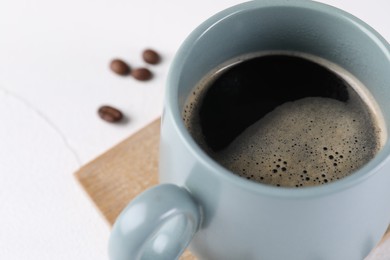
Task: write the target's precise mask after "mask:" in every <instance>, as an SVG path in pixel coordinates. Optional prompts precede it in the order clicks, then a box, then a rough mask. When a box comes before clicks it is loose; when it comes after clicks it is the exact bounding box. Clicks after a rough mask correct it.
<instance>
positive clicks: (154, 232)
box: [108, 184, 201, 260]
mask: <svg viewBox="0 0 390 260" xmlns="http://www.w3.org/2000/svg"><path fill="white" fill-rule="evenodd" d="M200 224H201V208H200V207H199V205H198V203H196V202H195V200H194V199H193V198H192V196H191V194H190V193H189V192H188V191H187V190H186V189H184V188H181V187H178V186H176V185H174V184H160V185H157V186H155V187H152V188H149V189H147V190H146V191H144V192H143V193H141V194H140V195H138V196H137V197H136V198H135V199H134V200H133V201H131V202H130V203H129V204H128V205H127V206H126V208H125V209H124V210H123V211H122V212H121V214H120V215H119V216H118V218H117V219H116V221H115V224H114V226H113V229H112V231H111V235H110V239H109V248H108V253H109V257H110V260H129V259H132V260H141V259H142V260H148V259H154V260H172V259H178V258H179V257H180V255H181V254H182V253H183V251H184V250H185V248H186V247H187V246H188V244H189V243H190V241H191V240H192V237H193V236H194V234H195V233H196V231H197V230H198V229H199V227H200Z"/></svg>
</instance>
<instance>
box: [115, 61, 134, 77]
mask: <svg viewBox="0 0 390 260" xmlns="http://www.w3.org/2000/svg"><path fill="white" fill-rule="evenodd" d="M110 68H111V70H112V71H113V72H115V73H116V74H118V75H121V76H126V75H128V74H129V73H130V67H129V65H127V63H126V62H124V61H123V60H120V59H115V60H112V61H111V63H110Z"/></svg>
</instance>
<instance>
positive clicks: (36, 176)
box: [0, 0, 390, 260]
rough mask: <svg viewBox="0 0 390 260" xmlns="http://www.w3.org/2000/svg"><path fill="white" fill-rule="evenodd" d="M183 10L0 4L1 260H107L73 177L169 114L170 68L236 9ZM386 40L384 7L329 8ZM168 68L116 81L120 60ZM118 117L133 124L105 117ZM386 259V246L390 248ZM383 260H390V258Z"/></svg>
mask: <svg viewBox="0 0 390 260" xmlns="http://www.w3.org/2000/svg"><path fill="white" fill-rule="evenodd" d="M239 2H241V1H238V0H225V1H209V0H197V1H180V0H166V1H157V0H154V1H153V0H142V1H141V0H139V1H134V0H94V1H92V0H89V1H88V0H68V1H53V0H35V1H28V0H19V1H15V0H1V1H0V120H1V123H0V259H7V260H14V259H15V260H16V259H17V260H19V259H40V260H45V259H47V260H52V259H57V260H60V259H66V260H69V259H73V260H75V259H80V260H84V259H94V260H98V259H107V250H106V248H107V239H108V236H109V227H108V226H107V225H106V223H105V221H103V220H102V218H101V216H99V214H98V212H97V211H96V209H95V208H94V207H93V206H92V204H91V202H90V201H89V199H88V197H87V196H86V194H85V193H84V192H83V190H82V189H81V188H80V186H79V185H78V183H77V182H76V181H75V179H74V177H73V172H74V171H76V170H77V169H78V168H79V167H80V166H81V165H82V164H85V163H87V162H88V161H90V160H92V159H93V158H94V157H96V156H97V155H99V154H101V153H103V152H104V151H106V150H107V149H109V148H110V147H112V146H113V145H115V144H116V143H118V142H119V141H121V140H123V139H124V138H125V137H127V136H129V135H130V134H132V133H134V132H135V131H137V130H138V129H140V128H142V127H143V126H145V125H146V124H147V123H149V122H151V121H152V120H153V119H155V118H157V117H158V116H159V115H160V114H161V110H162V99H163V93H164V83H165V79H166V75H167V71H168V68H169V65H170V62H171V60H172V57H173V55H174V53H175V51H176V50H177V48H178V47H179V45H180V44H181V42H182V41H183V40H184V38H185V37H186V36H187V35H188V34H189V33H190V31H191V30H192V29H194V28H195V27H196V26H197V25H198V24H199V23H200V22H201V21H203V20H205V19H206V18H207V17H209V16H211V15H212V14H214V13H215V12H217V11H219V10H221V9H224V8H225V7H228V6H231V5H233V4H236V3H239ZM322 2H326V3H329V4H332V5H335V6H337V7H340V8H342V9H345V10H347V11H349V12H351V13H352V14H354V15H356V16H358V17H360V18H361V19H363V20H365V21H366V22H367V23H368V24H370V25H371V26H372V27H374V28H375V29H376V30H378V31H379V32H380V33H381V34H382V35H383V36H384V37H385V38H386V39H387V40H389V41H390V26H389V24H390V18H389V10H390V2H389V1H388V0H372V1H364V2H363V1H361V2H360V1H356V0H343V1H341V0H339V1H337V0H327V1H325V0H323V1H322ZM146 47H152V48H155V49H156V50H158V51H159V52H160V53H161V54H162V56H163V62H162V63H161V64H160V65H157V66H149V67H150V68H151V69H152V70H153V71H154V73H155V78H154V80H152V81H150V82H137V81H135V80H134V79H132V78H130V77H127V78H122V77H119V76H116V75H114V74H113V73H112V72H111V71H110V70H109V69H108V64H109V61H110V60H111V59H112V58H115V57H119V58H123V59H124V60H126V61H127V62H129V63H130V64H131V65H132V66H134V67H137V66H143V65H144V63H143V61H142V59H141V57H140V53H141V51H142V50H143V49H144V48H146ZM102 104H110V105H113V106H115V107H118V108H120V109H121V110H122V111H123V112H124V113H125V114H126V115H127V116H128V117H129V119H130V120H129V122H128V123H126V124H120V125H112V124H108V123H106V122H104V121H102V120H100V118H99V117H98V116H97V114H96V110H97V108H98V107H99V106H100V105H102ZM388 248H390V245H389V246H388ZM375 259H390V253H389V251H388V252H386V249H383V250H382V251H381V252H380V253H379V254H378V255H377V256H375Z"/></svg>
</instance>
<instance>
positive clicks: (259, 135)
mask: <svg viewBox="0 0 390 260" xmlns="http://www.w3.org/2000/svg"><path fill="white" fill-rule="evenodd" d="M273 54H283V55H291V56H297V57H302V58H306V59H308V60H311V61H314V62H316V63H318V64H322V65H323V66H325V67H327V68H328V69H330V70H331V71H333V72H334V73H336V74H339V75H340V76H341V77H343V78H344V79H345V80H346V81H347V82H348V83H349V84H350V86H351V88H350V89H349V90H348V92H349V96H350V99H349V100H348V102H341V101H338V100H335V99H330V98H320V97H308V98H304V99H300V100H296V101H294V102H287V103H285V104H282V105H280V106H279V107H277V108H276V109H274V110H273V111H271V112H270V113H269V114H267V115H266V116H265V117H263V118H262V119H260V120H259V121H257V122H256V123H255V124H253V125H252V126H250V127H248V128H247V129H246V130H245V131H244V132H243V133H241V134H240V135H239V136H238V137H237V138H236V139H235V140H234V141H233V142H232V143H231V144H230V145H229V146H228V147H227V148H225V149H224V150H222V151H220V152H214V151H213V150H212V149H210V148H209V147H208V146H207V144H206V142H205V140H204V138H203V134H202V129H201V127H200V123H199V120H200V118H199V114H198V111H199V109H200V107H201V104H202V99H203V97H204V96H205V94H206V93H207V90H208V87H209V86H210V85H212V83H213V82H214V81H215V80H216V79H217V78H218V77H219V75H220V74H221V73H223V71H224V70H225V69H227V68H229V67H231V66H234V65H235V64H237V63H240V62H242V61H245V60H247V59H250V58H253V57H259V56H263V55H273ZM362 102H363V103H364V105H363V106H362V105H361V103H362ZM359 105H360V106H359ZM364 108H365V109H364ZM182 115H183V120H184V124H185V125H186V127H187V129H188V131H189V132H190V134H191V135H192V137H193V138H194V139H195V141H196V142H197V143H198V145H199V146H200V147H201V148H202V149H203V150H204V151H205V152H206V153H207V154H208V155H209V156H210V157H212V158H213V159H215V160H216V161H217V162H219V163H220V164H221V165H223V166H224V167H225V168H227V169H229V170H231V171H232V172H234V173H235V174H238V175H239V176H241V177H244V178H246V179H250V180H253V181H257V182H261V183H265V184H269V185H275V186H284V187H302V186H316V185H320V184H326V183H328V182H332V181H335V180H338V179H341V178H343V177H345V176H348V175H350V174H351V173H352V172H354V171H356V170H357V169H359V168H361V167H362V166H363V165H364V164H366V163H367V162H368V161H369V160H371V159H372V158H373V157H374V156H375V154H376V153H377V152H378V151H379V150H380V149H381V148H382V147H383V144H384V142H385V140H386V139H387V135H386V133H387V132H386V131H385V129H386V127H385V123H384V120H383V116H382V115H381V112H380V110H379V107H378V105H377V104H376V102H375V100H374V98H373V97H372V96H371V94H370V93H369V91H368V90H367V89H366V88H365V87H364V85H363V84H362V83H361V82H360V81H359V80H358V79H356V78H355V77H354V76H353V75H352V74H350V73H349V72H347V71H345V70H344V69H343V68H341V67H339V66H338V65H336V64H334V63H331V62H329V61H327V60H324V59H322V58H319V57H316V56H313V55H309V54H304V53H297V52H284V51H275V52H273V51H272V52H260V53H252V54H247V55H243V56H240V57H237V58H234V59H232V60H229V61H227V62H225V63H224V64H222V65H220V66H219V67H218V68H216V69H215V70H213V71H212V72H210V73H209V74H208V75H206V76H205V77H204V78H203V79H202V80H201V81H200V82H199V83H198V84H197V85H196V87H195V88H194V90H193V92H192V93H191V94H190V95H189V96H188V98H187V101H186V103H185V106H184V108H183V114H182ZM281 136H283V138H280V137H281ZM326 136H332V137H333V138H331V139H330V138H326ZM278 137H279V138H278Z"/></svg>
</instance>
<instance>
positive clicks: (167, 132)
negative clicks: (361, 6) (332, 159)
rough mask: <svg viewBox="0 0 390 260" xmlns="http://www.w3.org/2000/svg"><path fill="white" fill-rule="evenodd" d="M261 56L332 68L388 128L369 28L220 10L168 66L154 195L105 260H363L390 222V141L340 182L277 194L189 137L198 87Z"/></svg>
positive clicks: (246, 9)
mask: <svg viewBox="0 0 390 260" xmlns="http://www.w3.org/2000/svg"><path fill="white" fill-rule="evenodd" d="M268 50H280V51H296V52H303V53H308V54H312V55H315V56H318V57H321V58H324V59H326V60H329V61H331V62H333V63H336V64H338V65H340V66H341V67H343V68H344V69H346V70H347V71H349V72H350V73H352V74H353V75H355V76H356V77H357V78H358V79H359V80H360V81H361V82H362V83H363V84H364V85H365V86H366V87H367V89H368V90H369V91H370V92H371V94H372V96H373V97H374V98H375V100H376V102H377V104H378V105H379V107H380V110H381V112H382V114H383V119H384V121H385V124H386V125H389V122H390V102H389V101H388V100H389V97H390V47H389V44H388V43H387V42H386V41H385V40H384V39H383V38H382V37H381V36H380V35H379V34H378V33H377V32H375V31H374V30H373V29H372V28H371V27H369V26H368V25H367V24H365V23H364V22H362V21H361V20H359V19H357V18H356V17H354V16H352V15H350V14H348V13H346V12H344V11H341V10H339V9H336V8H334V7H331V6H327V5H324V4H320V3H316V2H310V1H296V0H292V1H282V0H275V1H266V0H258V1H251V2H247V3H243V4H240V5H237V6H234V7H231V8H229V9H226V10H224V11H222V12H220V13H218V14H216V15H214V16H213V17H211V18H209V19H208V20H207V21H205V22H204V23H203V24H201V25H200V26H199V27H198V28H196V29H195V30H194V31H193V32H192V33H191V34H190V35H189V36H188V38H187V39H186V40H185V41H184V43H183V44H182V46H181V48H180V49H179V51H178V53H177V54H176V57H175V59H174V62H173V64H172V67H171V70H170V73H169V78H168V82H167V86H166V87H167V90H166V97H165V104H164V113H163V118H162V129H161V146H160V166H159V167H160V173H159V174H160V182H161V183H162V184H160V185H158V186H156V187H153V188H151V189H149V190H147V191H145V192H144V193H142V194H141V195H140V196H138V197H137V198H136V199H135V200H134V201H132V202H131V203H130V204H129V205H128V206H127V207H126V208H125V209H124V211H123V212H122V213H121V215H120V216H119V218H118V219H117V221H116V223H115V225H114V228H113V231H112V234H111V237H110V243H109V254H110V259H111V260H125V259H126V260H128V259H178V258H179V257H180V255H181V253H182V252H183V250H184V249H185V248H186V247H187V246H189V249H190V250H191V251H192V252H193V254H195V255H196V256H197V257H198V259H204V260H228V259H234V260H236V259H248V260H251V259H259V260H261V259H265V260H268V259H271V260H285V259H289V260H305V259H308V260H316V259H318V260H321V259H324V260H327V259H331V260H334V259H349V260H354V259H356V260H361V259H364V257H365V256H366V255H367V254H368V253H369V252H370V251H371V250H372V249H373V247H375V245H376V244H377V243H378V242H379V240H380V239H381V237H382V236H383V234H384V233H385V231H386V228H387V226H388V224H389V220H390V203H389V198H390V162H389V154H390V144H389V141H388V139H386V141H385V144H384V146H383V148H382V149H381V150H380V151H379V153H378V154H377V155H376V156H375V158H374V159H372V160H371V161H370V162H368V163H367V164H366V165H364V166H363V167H362V168H360V169H359V170H357V171H356V172H355V173H353V174H352V175H350V176H348V177H345V178H343V179H341V180H338V181H335V182H332V183H329V184H326V185H322V186H316V187H304V188H282V187H273V186H267V185H264V184H260V183H255V182H252V181H250V180H246V179H244V178H241V177H238V176H237V175H234V174H233V173H231V172H229V171H228V170H226V169H225V168H223V167H222V166H220V165H219V164H217V163H216V162H215V161H213V160H212V159H211V158H210V157H209V156H207V155H206V154H205V152H204V151H203V150H202V149H200V148H199V146H198V145H197V144H196V143H195V142H194V140H193V139H192V138H191V136H190V135H189V133H188V132H187V130H186V128H185V126H184V124H183V120H182V116H181V114H182V109H183V105H184V102H185V100H186V98H187V97H188V95H189V94H190V92H191V90H192V88H193V87H194V86H195V85H196V83H197V82H198V81H199V80H200V79H201V78H202V77H203V76H204V75H205V74H207V73H208V72H209V71H211V70H212V69H213V68H215V67H217V66H218V65H219V64H221V63H223V62H225V61H226V60H229V59H231V58H233V57H237V56H240V55H242V54H246V53H251V52H258V51H268ZM385 132H386V133H385V134H387V130H386V129H385ZM145 156H146V155H145Z"/></svg>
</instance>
